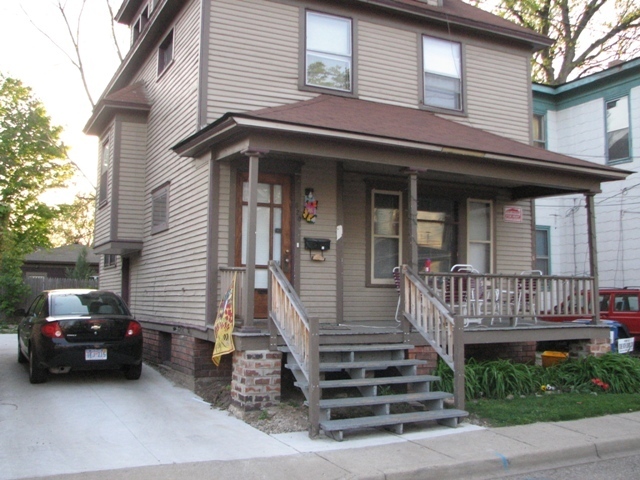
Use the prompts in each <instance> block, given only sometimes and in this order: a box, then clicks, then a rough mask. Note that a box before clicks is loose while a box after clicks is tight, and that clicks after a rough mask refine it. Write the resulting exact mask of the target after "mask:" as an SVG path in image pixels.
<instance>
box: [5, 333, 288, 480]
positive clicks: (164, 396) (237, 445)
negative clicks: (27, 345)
mask: <svg viewBox="0 0 640 480" xmlns="http://www.w3.org/2000/svg"><path fill="white" fill-rule="evenodd" d="M27 368H28V367H27V365H22V364H19V363H18V362H17V339H16V335H0V466H1V467H0V480H6V479H16V478H24V477H36V476H43V475H54V474H63V473H76V472H86V471H90V470H91V471H93V470H111V469H116V468H126V467H135V466H146V465H163V464H173V463H184V462H200V461H211V460H234V459H246V458H254V457H273V456H280V455H291V454H295V453H298V452H297V451H296V450H295V449H293V448H292V447H290V446H288V445H286V444H283V443H282V442H280V441H278V440H276V439H274V438H273V437H271V436H269V435H266V434H264V433H262V432H260V431H258V430H256V429H254V428H252V427H250V426H249V425H247V424H245V423H244V422H242V421H240V420H238V419H236V418H234V417H232V416H229V415H228V414H227V412H225V411H220V410H214V409H211V407H210V406H209V404H207V403H205V402H203V401H202V400H201V399H200V398H199V397H197V396H196V395H195V394H194V393H193V392H191V391H189V390H186V389H184V388H180V387H176V386H174V385H173V384H171V382H169V381H168V380H167V379H165V378H164V377H163V376H162V375H160V373H158V372H157V371H156V370H154V369H152V368H150V367H148V366H147V365H145V366H144V367H143V371H142V377H141V378H140V380H137V381H131V380H126V379H125V378H124V375H123V374H121V373H120V372H77V373H74V372H71V373H69V374H66V375H50V376H49V380H48V381H47V383H44V384H41V385H31V384H30V383H29V378H28V373H27Z"/></svg>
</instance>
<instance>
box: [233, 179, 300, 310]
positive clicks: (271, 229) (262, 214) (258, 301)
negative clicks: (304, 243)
mask: <svg viewBox="0 0 640 480" xmlns="http://www.w3.org/2000/svg"><path fill="white" fill-rule="evenodd" d="M247 179H248V174H247V173H240V174H239V175H238V188H237V195H238V196H237V205H238V209H237V212H238V216H239V218H237V221H236V248H235V252H236V259H235V260H236V265H238V266H242V267H246V259H247V208H248V206H247V205H248V201H249V189H248V187H249V184H248V183H247ZM257 199H258V207H257V208H258V211H257V221H256V287H255V293H254V302H255V312H254V317H255V318H267V313H268V305H267V287H268V271H267V269H268V266H269V261H270V260H274V261H275V262H277V263H278V264H280V266H281V268H282V270H283V271H284V273H285V274H286V275H287V277H288V278H289V280H291V270H292V268H291V259H292V258H293V256H292V253H291V204H292V202H291V180H290V178H289V177H288V176H285V175H270V174H260V176H259V177H258V192H257ZM240 207H241V208H240Z"/></svg>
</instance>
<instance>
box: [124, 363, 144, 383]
mask: <svg viewBox="0 0 640 480" xmlns="http://www.w3.org/2000/svg"><path fill="white" fill-rule="evenodd" d="M141 374H142V363H140V364H138V365H128V366H126V367H124V376H125V378H126V379H127V380H138V379H139V378H140V375H141Z"/></svg>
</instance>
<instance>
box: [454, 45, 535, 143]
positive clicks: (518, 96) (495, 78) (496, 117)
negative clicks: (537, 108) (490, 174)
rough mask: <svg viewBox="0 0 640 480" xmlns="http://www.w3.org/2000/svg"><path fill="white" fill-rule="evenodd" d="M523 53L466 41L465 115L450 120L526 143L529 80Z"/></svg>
mask: <svg viewBox="0 0 640 480" xmlns="http://www.w3.org/2000/svg"><path fill="white" fill-rule="evenodd" d="M528 62H529V59H528V57H526V56H525V55H524V54H518V53H516V52H515V51H512V53H509V52H505V51H504V50H494V49H492V48H491V46H490V45H484V44H480V45H475V44H473V45H466V48H465V59H464V66H465V73H466V76H465V86H466V96H467V113H468V118H467V119H459V118H458V119H456V118H451V119H452V120H456V121H460V122H462V123H468V124H469V125H470V126H472V127H476V128H481V129H483V130H487V131H488V132H491V133H495V134H497V135H502V136H503V137H508V138H511V139H513V140H517V141H520V142H523V143H529V138H530V132H529V125H530V123H529V122H530V119H529V112H530V108H529V105H530V103H529V101H530V97H531V93H530V89H531V82H530V77H529V63H528Z"/></svg>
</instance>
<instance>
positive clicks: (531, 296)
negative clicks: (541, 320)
mask: <svg viewBox="0 0 640 480" xmlns="http://www.w3.org/2000/svg"><path fill="white" fill-rule="evenodd" d="M520 275H528V276H537V275H540V276H542V271H541V270H524V271H522V272H520ZM538 283H539V282H538V280H537V279H533V278H523V279H521V280H518V294H517V295H518V297H517V300H516V313H518V312H520V308H521V307H522V309H523V311H526V310H527V306H529V311H530V312H533V313H535V314H537V313H538V290H539V288H538ZM533 321H534V322H537V318H536V317H535V316H534V317H533Z"/></svg>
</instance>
